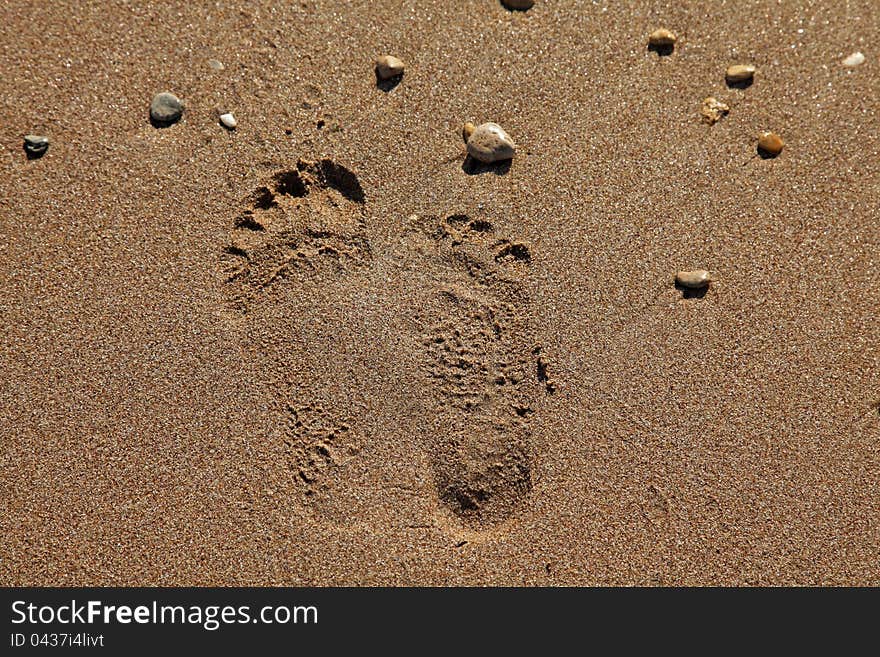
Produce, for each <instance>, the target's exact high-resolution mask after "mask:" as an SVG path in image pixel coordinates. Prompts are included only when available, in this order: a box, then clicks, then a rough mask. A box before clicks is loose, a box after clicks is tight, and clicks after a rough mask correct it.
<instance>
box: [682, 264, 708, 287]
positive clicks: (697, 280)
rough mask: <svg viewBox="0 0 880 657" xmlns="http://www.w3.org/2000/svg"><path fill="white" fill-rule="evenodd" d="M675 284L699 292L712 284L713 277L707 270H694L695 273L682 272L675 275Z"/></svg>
mask: <svg viewBox="0 0 880 657" xmlns="http://www.w3.org/2000/svg"><path fill="white" fill-rule="evenodd" d="M675 282H676V283H678V284H679V285H681V286H682V287H686V288H690V289H692V290H699V289H700V288H703V287H706V286H707V285H709V283H711V282H712V276H711V274H709V272H708V271H706V270H705V269H694V270H693V271H680V272H678V273H677V274H676V275H675Z"/></svg>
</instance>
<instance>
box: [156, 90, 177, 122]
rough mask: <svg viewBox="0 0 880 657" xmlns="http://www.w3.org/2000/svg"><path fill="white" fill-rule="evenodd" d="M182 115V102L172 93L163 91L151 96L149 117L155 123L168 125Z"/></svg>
mask: <svg viewBox="0 0 880 657" xmlns="http://www.w3.org/2000/svg"><path fill="white" fill-rule="evenodd" d="M181 116H183V103H182V102H180V99H179V98H178V97H177V96H175V95H174V94H172V93H168V92H167V91H164V92H162V93H160V94H156V95H155V96H154V97H153V102H152V103H150V118H151V119H153V121H155V122H156V123H160V124H164V125H169V124H171V123H175V122H177V121H179V120H180V117H181Z"/></svg>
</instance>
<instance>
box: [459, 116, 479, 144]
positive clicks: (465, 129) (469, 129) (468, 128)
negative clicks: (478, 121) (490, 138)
mask: <svg viewBox="0 0 880 657" xmlns="http://www.w3.org/2000/svg"><path fill="white" fill-rule="evenodd" d="M476 129H477V126H475V125H474V124H473V123H471V122H470V121H468V122H467V123H465V124H464V125H463V126H462V128H461V137H462V139H464V143H465V144H466V143H468V139H470V138H471V135H472V134H474V130H476Z"/></svg>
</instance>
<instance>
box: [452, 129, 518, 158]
mask: <svg viewBox="0 0 880 657" xmlns="http://www.w3.org/2000/svg"><path fill="white" fill-rule="evenodd" d="M465 129H467V124H465ZM463 132H464V131H463ZM467 151H468V154H469V155H470V156H471V157H472V158H474V159H475V160H479V161H480V162H483V163H485V164H491V163H492V162H501V161H502V160H509V159H511V158H512V157H513V156H514V154H515V153H516V144H514V143H513V139H511V138H510V136H509V135H508V134H507V133H506V132H504V129H503V128H502V127H501V126H500V125H498V124H497V123H481V124H480V125H478V126H477V127H476V128H474V130H473V132H472V133H471V135H470V137H468V140H467Z"/></svg>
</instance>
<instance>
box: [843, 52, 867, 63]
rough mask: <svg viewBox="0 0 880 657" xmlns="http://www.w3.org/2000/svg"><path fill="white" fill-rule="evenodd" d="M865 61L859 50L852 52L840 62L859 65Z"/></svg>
mask: <svg viewBox="0 0 880 657" xmlns="http://www.w3.org/2000/svg"><path fill="white" fill-rule="evenodd" d="M864 63H865V56H864V55H863V54H862V53H860V52H854V53H853V54H852V55H850V56H849V57H847V58H846V59H844V60H843V61H842V62H841V64H843V65H844V66H849V67H853V66H859V65H860V64H864Z"/></svg>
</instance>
